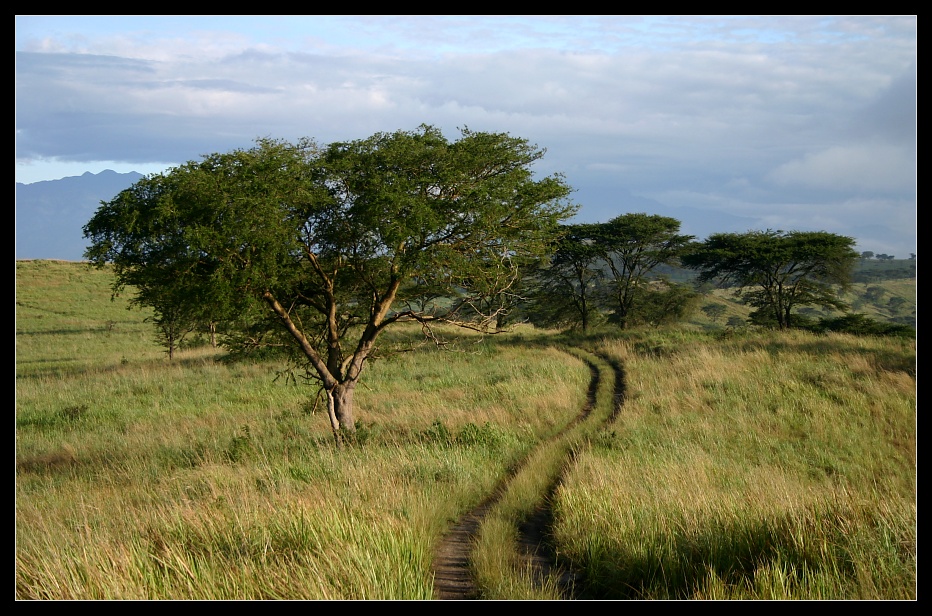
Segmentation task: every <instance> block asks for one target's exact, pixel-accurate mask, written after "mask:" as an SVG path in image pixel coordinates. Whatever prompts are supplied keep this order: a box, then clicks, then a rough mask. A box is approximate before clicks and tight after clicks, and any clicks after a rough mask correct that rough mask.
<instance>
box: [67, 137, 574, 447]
mask: <svg viewBox="0 0 932 616" xmlns="http://www.w3.org/2000/svg"><path fill="white" fill-rule="evenodd" d="M461 133H462V134H461V138H460V139H458V140H457V141H454V142H450V141H448V140H447V139H446V138H445V137H444V136H443V134H442V133H441V132H440V131H439V130H438V129H436V128H434V127H430V126H421V127H420V128H419V129H418V130H415V131H411V132H407V131H398V132H395V133H378V134H376V135H373V136H372V137H370V138H367V139H361V140H356V141H351V142H341V143H334V144H331V145H329V146H327V147H325V148H321V147H318V146H317V145H316V144H314V143H313V142H310V141H308V140H302V141H300V142H298V143H297V144H291V143H288V142H284V141H277V140H271V139H263V140H259V141H258V143H257V145H256V147H254V148H251V149H248V150H235V151H232V152H228V153H218V154H211V155H208V156H206V157H204V158H203V159H202V160H200V161H192V162H189V163H187V164H185V165H182V166H180V167H177V168H174V169H172V170H170V171H168V172H166V173H165V174H161V175H156V176H152V177H150V178H148V179H146V180H145V181H144V182H143V183H141V184H140V185H139V186H137V187H134V188H131V189H130V190H127V191H123V192H121V193H120V194H119V195H118V196H117V197H115V198H114V199H112V200H111V201H109V202H105V203H102V204H101V207H100V208H99V209H98V210H97V212H96V213H95V214H94V216H93V218H91V220H90V221H89V222H88V223H87V225H85V227H84V233H85V237H87V238H89V239H90V241H91V245H90V247H89V248H88V250H87V252H86V256H87V258H88V259H90V260H91V261H92V262H93V263H95V264H97V265H99V266H103V265H104V264H107V263H112V264H113V267H114V271H115V273H116V283H115V288H123V287H133V288H135V289H136V290H137V292H138V293H139V295H138V296H137V297H138V300H137V301H138V303H139V304H142V305H151V306H153V307H154V308H155V309H156V310H157V312H158V311H163V314H165V312H164V309H165V308H169V307H173V306H177V307H179V308H182V307H183V308H184V311H182V313H181V315H182V317H181V318H183V319H188V318H189V315H190V316H198V317H199V316H200V315H201V314H210V315H211V316H213V317H216V318H214V319H211V320H212V321H216V320H218V319H219V320H221V321H223V323H224V325H225V326H226V327H229V328H234V327H235V330H236V332H237V333H238V335H239V337H240V340H241V341H244V342H245V343H247V344H256V345H264V344H280V345H284V346H285V347H286V348H289V349H292V350H293V351H294V352H295V356H296V357H297V358H299V359H301V360H302V361H303V362H304V363H305V365H306V366H307V368H308V372H309V374H311V375H314V376H315V377H316V379H317V381H318V383H319V384H320V386H321V388H322V390H323V392H324V393H325V394H326V397H327V408H328V415H329V417H330V421H331V427H332V429H333V431H334V435H335V437H336V439H337V441H338V442H339V441H340V440H341V437H342V434H344V433H353V432H354V431H355V415H354V405H353V394H354V392H355V389H356V386H357V384H358V383H359V381H360V378H361V376H362V374H363V368H364V366H365V365H366V362H367V360H368V359H370V358H371V356H372V354H373V353H374V352H375V349H376V340H377V338H378V337H379V335H380V334H381V333H382V332H383V331H384V330H385V329H386V328H387V327H389V326H391V325H393V324H395V323H398V322H401V321H406V320H413V321H418V322H420V323H422V324H423V325H424V326H425V327H429V326H430V324H431V323H435V322H446V323H454V324H457V325H462V326H465V327H472V328H476V329H482V330H486V329H488V328H489V327H491V326H494V325H495V324H496V323H497V322H498V317H499V316H500V315H501V314H502V311H505V310H507V309H508V308H507V306H505V305H503V304H502V303H500V302H490V301H488V300H489V299H490V298H496V297H498V298H503V297H505V296H506V295H507V294H508V292H509V290H510V289H512V288H513V286H514V284H515V282H516V281H517V279H518V272H519V271H520V268H521V267H522V266H524V265H526V264H528V263H530V262H533V261H535V260H537V259H538V258H540V257H541V256H542V255H543V254H544V253H545V250H546V248H547V247H548V245H549V243H550V241H551V238H552V235H553V233H554V231H555V230H556V228H557V226H558V224H559V223H560V222H562V221H564V220H566V219H567V218H568V217H569V216H570V215H572V213H573V212H574V211H575V208H574V207H572V206H570V205H569V204H567V203H566V201H565V199H566V197H567V196H568V194H569V192H570V188H569V187H568V186H567V185H566V184H565V182H564V181H563V178H562V176H559V175H554V176H549V177H544V178H541V179H534V177H533V174H532V171H531V168H530V167H531V165H532V164H533V163H534V162H535V161H537V160H539V159H540V158H541V157H542V156H543V154H544V152H543V150H541V149H539V148H537V147H536V146H534V145H531V144H529V143H528V142H527V141H526V140H524V139H520V138H516V137H511V136H509V135H507V134H502V133H478V132H472V131H469V130H468V129H463V130H462V131H461ZM437 297H443V298H444V301H432V298H437ZM208 306H209V309H208V308H207V307H208Z"/></svg>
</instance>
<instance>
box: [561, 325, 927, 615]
mask: <svg viewBox="0 0 932 616" xmlns="http://www.w3.org/2000/svg"><path fill="white" fill-rule="evenodd" d="M598 346H599V348H600V349H601V350H602V351H603V352H605V353H608V354H609V355H610V356H613V357H616V358H617V359H618V360H620V361H621V362H623V364H624V366H625V372H626V375H627V379H626V380H627V387H628V394H627V399H626V403H625V406H624V409H623V411H622V413H621V415H620V416H619V417H618V419H617V420H616V422H615V423H614V425H612V426H611V427H610V428H609V429H608V431H607V432H606V433H605V434H604V435H603V438H602V439H600V440H595V441H594V445H593V447H592V448H591V449H590V450H589V451H587V452H585V454H583V455H580V456H577V458H576V461H575V466H574V469H573V471H572V473H571V474H570V476H569V478H568V479H567V480H566V481H565V482H564V484H563V486H562V487H561V490H560V493H559V494H558V503H559V515H558V518H559V520H560V522H559V526H558V533H559V537H560V543H561V545H562V547H563V549H564V550H565V552H566V553H567V554H568V555H569V556H570V558H571V560H573V561H574V562H575V563H576V565H577V566H578V567H580V568H581V569H583V570H585V571H586V573H587V579H588V587H587V589H586V592H587V593H588V595H589V596H593V597H602V598H628V599H669V598H673V599H708V598H731V599H773V598H778V599H786V598H789V599H911V598H915V596H916V564H917V561H916V522H917V518H916V497H917V493H916V382H915V342H914V341H908V342H903V341H896V340H891V339H884V338H855V337H852V336H847V335H825V336H815V335H812V334H806V333H802V332H791V333H755V334H748V335H744V336H741V335H734V336H732V337H729V338H727V339H722V338H721V337H718V338H716V337H713V336H709V335H703V334H698V333H697V334H694V335H693V336H692V339H691V340H689V339H684V336H683V334H682V333H681V332H677V333H674V335H673V336H672V341H665V335H664V334H663V333H661V332H655V333H653V334H650V335H647V334H640V335H632V336H630V337H629V338H628V339H615V340H605V341H603V342H602V343H600V344H599V345H598Z"/></svg>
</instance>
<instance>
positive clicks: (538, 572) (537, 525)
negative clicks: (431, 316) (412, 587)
mask: <svg viewBox="0 0 932 616" xmlns="http://www.w3.org/2000/svg"><path fill="white" fill-rule="evenodd" d="M611 365H612V368H613V370H614V371H615V377H616V378H615V391H614V398H615V400H614V407H613V411H612V418H614V417H615V415H617V413H618V411H619V410H620V408H621V404H622V401H623V393H624V382H623V374H622V372H621V368H620V367H619V366H618V365H617V364H614V363H612V364H611ZM589 369H590V371H591V373H592V378H591V380H590V383H589V390H588V396H587V402H586V404H585V406H584V407H583V408H582V409H581V410H580V413H579V415H577V417H576V418H575V419H574V420H573V421H572V422H570V424H568V425H567V426H566V427H565V428H563V430H561V432H560V433H559V434H557V435H554V437H552V438H554V439H555V438H557V437H558V436H560V435H561V434H563V432H565V431H566V430H568V429H570V427H571V426H573V425H575V424H576V423H578V422H580V421H582V420H583V419H584V418H585V417H586V416H587V415H588V414H589V413H590V412H591V411H592V409H593V407H594V405H595V397H596V392H597V390H598V386H599V378H600V377H599V372H598V369H597V368H596V367H595V365H593V364H591V363H590V364H589ZM568 467H569V461H567V465H565V466H564V468H568ZM516 472H517V471H516ZM562 479H563V477H562V473H561V475H560V477H558V478H557V480H556V481H555V482H554V483H553V484H552V485H551V486H550V487H549V488H548V490H547V493H546V494H545V495H544V498H543V500H542V502H541V504H540V505H539V506H538V507H537V509H536V511H535V512H534V514H533V515H532V516H531V517H529V518H528V519H527V520H525V521H524V523H522V524H521V526H520V528H519V544H520V546H519V547H520V548H521V552H522V553H523V555H524V556H525V558H526V559H527V563H528V564H529V565H531V566H532V567H533V570H534V572H535V579H537V580H538V582H539V583H542V582H543V581H544V580H545V579H548V578H550V577H551V576H556V579H557V580H558V584H559V588H560V592H561V596H562V597H563V598H565V599H572V598H574V588H575V586H576V581H577V576H576V575H575V574H574V573H573V572H572V571H570V570H568V569H567V568H565V567H561V566H560V565H559V564H558V563H557V560H556V554H555V550H554V549H553V544H552V542H551V541H550V536H551V529H552V526H553V509H552V507H551V502H552V497H553V495H554V494H555V493H556V490H557V488H558V487H559V485H560V483H561V482H562ZM506 486H507V481H506V485H503V486H501V487H499V488H498V489H497V490H496V491H495V492H494V493H493V494H492V495H491V496H490V497H489V498H488V499H486V500H485V501H484V502H483V503H481V504H480V505H479V506H477V507H476V508H475V509H473V510H472V511H470V512H469V513H467V514H466V515H464V516H463V517H462V518H460V519H459V520H458V521H457V523H456V524H455V525H454V526H453V528H452V529H451V530H450V532H449V533H448V534H447V535H446V537H444V540H443V541H442V542H441V544H440V546H439V547H438V549H437V552H436V554H435V557H434V596H435V597H436V598H437V599H448V600H464V599H478V598H479V588H478V586H477V584H476V581H475V579H474V577H473V573H472V568H471V566H470V558H471V554H472V549H473V545H474V542H475V538H476V534H477V532H478V530H479V524H480V523H481V521H482V519H483V517H484V516H485V515H486V514H487V513H488V511H489V509H490V508H491V507H492V506H493V505H494V504H495V503H496V501H498V499H499V498H500V497H501V495H502V494H503V493H504V490H505V488H506Z"/></svg>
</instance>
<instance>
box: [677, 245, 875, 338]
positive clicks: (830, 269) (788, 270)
mask: <svg viewBox="0 0 932 616" xmlns="http://www.w3.org/2000/svg"><path fill="white" fill-rule="evenodd" d="M854 244H855V241H854V239H853V238H850V237H845V236H843V235H836V234H834V233H828V232H825V231H787V232H784V231H773V230H770V229H768V230H767V231H749V232H747V233H715V234H713V235H710V236H709V237H708V238H707V239H706V240H705V241H704V242H699V243H696V244H695V245H694V246H693V248H692V249H691V250H690V251H689V252H688V253H687V254H685V255H683V257H682V263H683V265H684V266H685V267H688V268H691V269H694V270H698V271H699V272H700V274H699V280H700V281H718V282H719V283H721V284H723V285H727V286H733V287H735V289H736V293H737V294H738V296H739V297H741V298H742V299H743V300H744V302H745V303H747V304H748V305H750V306H753V307H754V308H757V311H756V313H755V314H756V315H757V316H758V317H760V318H761V319H763V320H764V321H769V322H773V323H775V324H776V325H777V326H778V327H779V328H780V329H786V328H788V327H791V326H792V320H793V319H792V315H793V309H795V308H799V307H803V306H826V307H832V308H837V309H839V310H845V309H847V306H846V305H845V304H844V302H842V301H841V298H840V292H841V291H843V290H844V289H846V288H847V286H848V284H849V283H850V281H851V273H852V271H853V269H854V265H855V264H856V263H857V260H858V259H859V258H860V256H861V255H859V254H858V253H857V252H856V251H855V250H854Z"/></svg>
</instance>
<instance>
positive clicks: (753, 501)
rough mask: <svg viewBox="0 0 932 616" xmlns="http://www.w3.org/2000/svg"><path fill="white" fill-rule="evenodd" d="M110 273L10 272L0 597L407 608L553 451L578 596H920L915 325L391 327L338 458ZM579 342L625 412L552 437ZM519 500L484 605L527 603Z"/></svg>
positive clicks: (20, 266)
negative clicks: (11, 583)
mask: <svg viewBox="0 0 932 616" xmlns="http://www.w3.org/2000/svg"><path fill="white" fill-rule="evenodd" d="M109 284H110V277H109V275H108V273H107V272H105V271H104V272H101V271H96V270H90V269H87V268H86V266H84V265H81V264H77V263H64V262H51V261H32V262H17V263H16V400H15V402H16V465H17V472H16V591H15V595H16V598H17V599H270V598H283V599H429V598H431V597H432V592H433V590H432V577H431V576H432V573H431V557H432V554H433V551H434V549H435V547H436V545H437V544H438V542H439V540H440V538H441V537H442V535H443V533H444V532H445V530H446V529H447V528H448V527H449V525H450V524H451V522H452V521H453V520H455V519H456V518H458V517H459V516H460V515H461V514H463V513H464V512H465V511H468V510H470V509H471V508H472V507H474V506H475V505H476V504H477V503H478V502H480V501H481V500H482V499H483V498H484V497H485V496H486V495H487V494H489V492H490V491H491V490H492V489H493V487H494V486H495V485H497V484H498V483H499V481H500V480H501V479H502V477H504V476H506V475H509V474H512V473H514V472H515V469H516V468H518V467H519V466H520V465H521V464H522V463H523V464H524V465H525V466H524V468H531V469H539V470H540V473H541V474H540V475H536V476H535V475H534V474H533V473H532V474H530V475H529V476H527V477H526V479H525V478H521V477H519V479H521V482H519V483H521V485H525V484H526V485H528V486H531V487H528V488H527V490H529V491H530V492H534V491H535V490H539V489H540V488H539V487H533V486H535V485H536V484H537V483H540V481H541V478H542V477H545V476H546V477H551V476H552V475H553V474H554V473H556V472H559V471H560V466H561V464H566V463H567V461H568V460H569V458H567V457H565V455H564V454H565V452H566V451H567V450H568V449H570V448H572V449H573V450H574V451H575V452H576V453H575V456H574V457H573V459H572V463H571V464H570V465H569V466H568V467H566V468H565V469H564V471H563V472H565V480H564V482H563V483H562V485H561V488H560V489H559V491H558V492H557V493H556V494H555V495H554V498H553V504H554V506H555V508H556V513H557V518H556V520H557V527H556V532H557V539H558V542H559V545H558V548H559V552H560V554H561V555H562V556H563V557H564V558H565V559H567V562H568V563H570V564H572V566H574V567H577V568H579V569H581V570H583V571H584V572H585V573H586V578H585V579H586V582H585V585H584V587H581V588H580V589H579V591H580V593H581V594H582V595H583V596H588V597H603V598H629V599H631V598H637V599H640V598H698V599H703V598H826V599H829V598H830V599H840V598H848V599H855V598H873V599H914V598H915V597H916V364H915V362H916V349H915V341H906V342H904V341H901V340H900V341H897V340H892V339H879V338H855V337H851V336H840V335H839V336H815V335H812V334H802V333H789V334H780V333H773V332H755V331H750V330H748V331H737V332H735V331H727V332H716V331H711V332H701V331H694V330H687V329H669V330H646V331H642V332H631V333H626V334H625V335H620V334H619V333H617V332H610V331H605V332H602V333H601V334H597V335H592V336H589V337H587V338H586V339H580V338H573V337H570V336H564V335H558V334H556V333H554V332H546V331H537V330H533V329H530V328H524V327H520V328H518V329H517V330H516V331H515V332H514V333H511V334H506V335H502V336H497V337H485V338H482V337H479V336H474V335H467V334H466V333H462V334H459V337H458V338H457V339H456V344H455V345H453V347H452V348H453V350H452V351H440V350H438V349H437V348H435V347H433V346H430V345H424V344H421V343H420V339H419V337H418V334H419V332H418V330H416V329H411V330H408V329H404V328H402V329H400V330H397V331H395V332H394V333H392V334H391V337H390V339H387V340H386V341H385V342H386V344H392V345H399V346H405V347H406V348H408V349H409V352H405V353H401V354H399V355H397V356H395V357H393V358H391V359H383V360H379V361H376V362H374V363H373V364H372V365H371V366H369V368H368V370H369V371H368V373H367V374H366V375H365V376H364V377H363V382H362V385H361V387H360V389H359V390H358V391H357V403H358V405H359V408H358V417H359V419H360V420H361V422H362V425H361V428H360V437H361V438H360V443H359V444H357V445H355V446H352V447H349V448H346V449H343V450H337V449H335V448H334V446H333V443H332V436H331V434H330V430H329V425H328V423H327V420H326V418H325V416H324V414H323V413H322V411H321V410H320V409H315V408H314V405H313V403H312V399H313V396H314V393H315V392H314V390H313V389H311V388H309V387H307V386H301V385H298V384H295V383H294V382H292V381H291V380H289V379H286V378H282V377H281V372H280V371H281V369H282V368H283V366H281V365H279V364H277V363H275V362H270V361H252V362H245V361H240V362H230V361H226V360H225V357H224V356H223V354H222V352H219V351H217V350H215V349H212V348H210V347H208V346H204V347H198V348H191V349H185V350H183V351H182V352H181V353H180V354H179V355H178V356H176V358H175V360H174V361H169V360H168V358H167V357H166V355H165V353H164V351H163V350H162V349H161V348H160V347H159V346H158V344H157V343H156V341H155V335H154V330H153V327H152V325H151V324H150V323H146V322H145V318H146V316H147V314H146V313H145V312H140V311H127V310H126V299H125V298H117V299H116V300H115V301H111V300H110V291H109ZM454 335H456V334H455V333H454ZM586 358H596V359H597V361H599V362H602V363H603V364H606V363H608V362H617V363H620V365H622V366H623V368H624V381H625V386H626V394H625V404H624V407H623V409H622V412H621V413H620V414H619V415H618V416H617V418H616V419H615V420H614V422H613V423H612V424H610V425H604V424H603V426H602V427H601V428H600V429H598V430H597V431H593V430H590V429H586V430H584V431H577V432H573V431H570V432H563V431H564V429H565V428H567V426H568V425H569V424H570V422H571V421H572V420H573V419H574V418H575V417H576V416H577V414H578V413H579V410H580V408H582V407H583V406H584V405H585V404H586V400H587V391H586V390H587V387H588V385H589V382H590V374H591V373H590V368H589V365H588V364H587V361H586ZM590 361H591V360H590ZM600 400H602V402H600V404H602V405H603V407H602V409H603V411H604V410H605V407H604V404H605V402H604V398H600ZM556 434H561V435H564V436H561V437H560V439H558V440H557V441H554V440H553V437H554V435H556ZM543 442H554V443H556V446H557V447H558V448H559V447H562V448H563V449H562V450H559V451H562V452H563V453H559V454H557V456H556V457H553V452H554V451H558V449H554V448H548V449H542V448H538V445H539V444H541V443H543ZM529 455H530V456H535V457H533V458H532V462H531V464H529V465H528V464H527V463H526V458H527V457H528V456H529ZM519 492H520V490H519V491H517V492H515V493H513V494H511V495H509V497H508V498H506V499H504V500H503V501H502V503H501V506H500V508H499V509H497V510H496V511H495V512H493V514H492V515H490V517H489V520H488V522H487V524H486V530H485V531H484V534H483V536H482V537H481V538H480V541H479V542H478V546H477V549H478V551H477V555H476V563H477V564H476V567H477V569H478V572H477V573H478V575H477V577H478V579H480V580H482V587H483V597H484V598H488V599H509V598H526V597H534V598H545V597H546V596H547V595H546V593H544V594H542V595H534V594H533V593H532V592H531V591H527V590H526V589H525V587H526V582H527V580H524V579H522V578H521V572H520V571H517V572H516V571H513V570H511V569H510V567H511V566H512V565H511V564H510V563H511V561H509V560H508V559H507V558H505V559H504V560H505V561H507V562H503V559H502V557H503V555H504V554H505V553H506V548H504V547H502V546H504V545H506V544H507V542H508V541H510V540H511V539H510V537H512V535H513V533H512V531H510V530H509V524H513V523H514V521H515V520H516V519H518V518H520V516H521V515H523V514H522V513H521V510H522V507H525V506H526V505H525V504H524V503H525V502H530V500H533V498H530V497H529V498H528V499H523V497H522V496H521V495H520V493H519ZM509 576H511V577H513V578H514V579H512V580H510V579H509Z"/></svg>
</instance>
